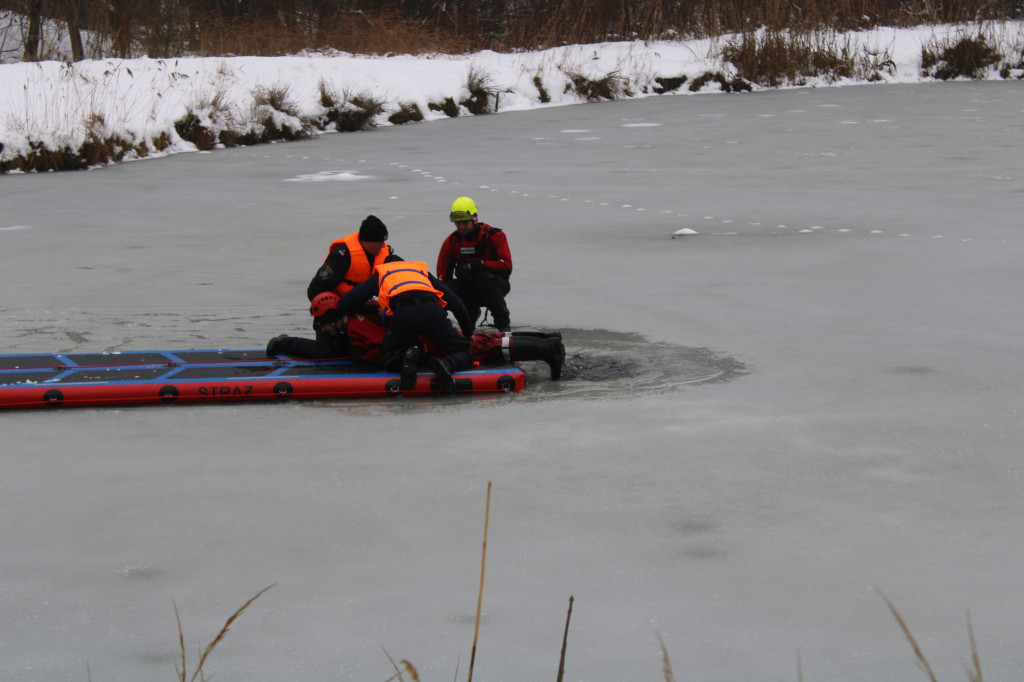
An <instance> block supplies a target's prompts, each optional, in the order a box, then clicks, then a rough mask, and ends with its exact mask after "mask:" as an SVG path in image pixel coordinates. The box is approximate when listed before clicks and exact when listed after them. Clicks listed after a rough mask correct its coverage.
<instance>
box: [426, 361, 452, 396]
mask: <svg viewBox="0 0 1024 682" xmlns="http://www.w3.org/2000/svg"><path fill="white" fill-rule="evenodd" d="M427 366H428V367H430V369H432V370H433V371H434V374H436V375H437V383H438V386H439V387H440V389H441V392H442V393H444V394H445V395H452V394H453V393H455V377H453V376H452V363H451V361H449V360H448V359H447V358H439V357H437V356H435V355H431V356H430V357H429V358H427Z"/></svg>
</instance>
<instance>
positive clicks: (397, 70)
mask: <svg viewBox="0 0 1024 682" xmlns="http://www.w3.org/2000/svg"><path fill="white" fill-rule="evenodd" d="M965 31H966V32H971V31H973V32H974V34H977V32H978V31H983V32H984V34H985V35H986V36H987V37H988V38H989V40H990V41H991V43H992V45H993V47H994V48H995V49H996V50H998V51H999V52H1000V53H1001V54H1003V55H1006V56H1007V57H1008V59H1010V62H1011V63H1013V60H1014V59H1017V57H1016V55H1017V54H1018V53H1020V52H1021V50H1022V47H1021V45H1022V44H1024V37H1022V36H1024V23H1022V22H1006V23H1003V24H996V25H986V26H985V27H977V26H974V27H970V26H966V27H965V26H955V25H944V26H929V27H919V28H913V29H893V28H879V29H873V30H868V31H862V32H856V33H848V34H842V35H841V40H842V41H843V43H844V44H849V45H851V46H854V48H855V49H856V50H857V51H858V52H859V53H862V54H870V55H881V57H887V58H888V60H887V61H888V62H889V65H888V66H887V68H886V69H884V70H881V71H879V72H878V73H877V74H875V75H876V76H877V79H878V80H880V82H885V83H917V82H923V81H930V80H935V79H934V78H931V77H929V76H925V75H922V64H921V56H922V47H923V46H925V45H928V44H929V43H934V42H935V41H943V40H947V41H948V40H950V39H954V38H955V37H956V36H958V35H961V36H962V35H966V34H965ZM728 40H729V36H723V37H722V38H720V39H717V40H689V41H678V42H675V41H672V42H668V41H662V42H617V43H603V44H596V45H573V46H567V47H559V48H553V49H549V50H543V51H538V52H528V53H516V54H499V53H495V52H490V51H485V52H478V53H475V54H470V55H459V56H449V55H430V56H409V55H400V56H388V57H366V56H360V55H351V54H344V53H337V54H322V53H315V54H304V55H299V56H291V57H223V58H220V57H217V58H180V59H149V58H138V59H125V60H116V59H104V60H92V61H82V62H76V63H65V62H59V61H49V62H35V63H18V64H6V65H0V162H8V163H9V162H10V161H11V160H12V159H17V158H19V157H21V158H24V157H26V156H30V155H33V154H38V153H39V152H41V151H48V152H58V151H62V150H63V151H69V150H72V151H74V150H80V149H81V148H82V147H83V145H86V144H87V143H90V142H92V143H95V141H98V140H99V141H109V140H113V141H114V144H115V145H121V146H122V147H123V148H124V149H125V150H127V151H126V152H124V154H123V160H130V159H133V158H139V157H140V156H148V157H158V156H165V155H168V154H173V153H179V152H189V151H197V149H199V148H200V147H197V145H196V144H195V143H194V142H193V141H190V140H188V139H185V138H183V136H182V135H181V134H179V132H180V130H181V128H180V125H181V123H182V121H184V120H186V119H187V118H188V117H191V118H192V120H193V121H194V122H195V123H197V124H199V125H201V126H204V127H205V128H206V129H208V130H210V131H212V132H213V133H214V135H216V134H217V133H218V132H220V131H223V130H226V129H231V128H232V127H234V128H236V129H239V128H240V129H242V130H243V131H251V130H252V129H253V127H255V128H256V129H257V130H256V134H255V138H259V137H260V135H261V134H262V128H263V127H266V125H267V121H268V120H269V121H272V123H270V124H269V125H273V126H277V127H281V128H292V129H294V130H301V131H302V132H303V134H304V135H305V136H310V135H316V134H320V133H322V132H330V131H329V130H318V129H315V128H311V127H310V126H309V125H308V121H309V120H312V119H316V118H317V117H320V118H321V119H322V118H323V117H324V116H325V115H326V114H327V113H328V111H327V109H326V107H325V105H324V102H323V100H324V98H323V92H324V90H325V89H326V90H328V91H330V92H332V93H335V94H337V95H340V96H341V100H342V101H341V108H342V109H344V108H349V109H351V108H352V107H351V104H350V102H351V101H352V99H358V98H364V99H367V100H372V101H373V102H375V103H377V104H379V108H378V109H379V110H378V111H376V113H374V114H373V115H372V116H371V120H370V125H374V126H386V125H392V124H393V123H392V122H391V120H389V119H391V117H392V116H393V115H394V114H396V113H398V112H401V111H403V110H409V109H414V110H416V111H418V112H419V114H420V120H423V121H430V120H437V119H443V118H447V117H449V116H450V115H452V114H455V115H468V114H470V113H471V112H470V111H469V110H468V109H467V107H466V106H465V104H463V105H461V106H460V105H458V104H454V103H459V102H462V103H465V102H466V100H468V99H470V98H471V97H472V96H473V95H472V93H471V85H472V84H473V82H474V81H475V82H476V83H477V84H478V85H480V86H481V87H483V89H484V90H486V91H487V93H489V94H490V95H492V96H493V105H492V106H491V107H490V109H489V110H490V111H494V112H503V111H517V110H523V109H530V108H535V107H545V106H562V105H569V104H577V103H581V102H585V101H587V98H586V97H583V96H581V94H580V93H579V88H578V87H575V86H574V82H573V79H574V77H575V78H577V79H578V78H579V77H582V78H585V79H589V80H591V81H595V82H596V81H600V80H601V79H606V78H613V79H615V81H616V83H617V85H618V89H619V92H618V93H617V96H616V97H615V98H616V99H626V98H631V97H647V96H651V95H654V94H659V93H665V94H698V93H707V92H721V91H722V87H721V85H720V83H717V82H716V81H714V80H710V81H708V82H707V83H706V84H702V85H701V87H699V88H697V89H696V91H693V90H692V89H693V87H694V83H695V81H696V80H697V79H699V78H700V77H701V76H704V75H706V74H713V73H718V74H724V75H725V77H727V78H729V77H733V76H735V72H736V69H735V67H734V66H733V65H732V64H730V63H728V62H725V61H723V60H722V58H721V54H722V50H721V48H722V46H723V45H724V44H725V43H726V42H727V41H728ZM1019 71H1021V69H1020V68H1016V69H1013V72H1012V73H1011V76H1010V77H1011V78H1020V77H1021V73H1018V72H1019ZM682 77H685V79H684V80H683V81H682V82H685V83H686V84H687V85H686V86H683V87H680V85H681V83H680V84H679V85H675V86H674V87H675V89H671V88H666V87H665V86H664V85H662V83H664V82H665V80H666V79H675V81H677V82H678V81H680V79H681V78H682ZM984 77H985V78H986V79H1000V75H999V73H998V69H997V68H996V67H993V68H991V69H989V70H988V72H987V73H986V74H985V76H984ZM659 79H662V80H661V81H659ZM865 82H868V81H867V80H866V79H863V80H853V79H845V78H844V79H827V78H816V79H806V81H804V82H802V83H801V84H800V86H799V87H818V86H842V85H853V84H860V83H865ZM785 87H798V86H785ZM753 88H754V89H755V90H761V89H767V88H760V87H758V86H756V85H754V86H753ZM261 90H263V91H267V90H270V91H274V92H276V93H277V94H278V95H279V96H280V97H281V98H283V99H285V100H286V104H287V106H286V107H284V108H283V109H279V110H275V111H270V112H269V113H268V110H267V109H266V106H265V105H263V106H262V107H261V105H260V104H259V102H258V96H257V93H259V92H260V91H261ZM592 99H593V98H592ZM445 103H447V105H448V106H447V113H446V112H445V111H444V109H445V108H446V107H445ZM456 107H457V108H456ZM261 108H262V109H263V110H262V111H261ZM395 120H397V119H395ZM239 134H241V133H239ZM255 138H254V139H255ZM264 141H265V140H264ZM220 146H223V145H222V144H219V143H217V142H216V141H213V142H212V143H211V145H210V148H216V147H220ZM119 158H121V157H119Z"/></svg>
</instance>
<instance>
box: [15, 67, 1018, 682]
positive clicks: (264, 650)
mask: <svg viewBox="0 0 1024 682" xmlns="http://www.w3.org/2000/svg"><path fill="white" fill-rule="evenodd" d="M1022 111H1024V87H1022V86H1021V84H1019V83H983V84H973V83H954V84H946V85H927V86H899V87H891V86H884V85H883V86H866V87H857V88H842V89H832V90H800V91H788V92H770V93H758V94H756V95H749V96H748V95H743V96H724V95H714V96H695V97H665V98H659V99H650V100H641V101H632V102H617V103H608V104H600V105H588V106H585V107H571V108H555V109H547V110H540V111H533V112H521V113H508V114H501V115H498V116H489V117H479V118H474V119H458V120H452V121H443V122H435V123H430V124H426V125H420V126H407V127H404V128H396V129H387V130H377V131H373V132H369V133H365V134H356V135H335V136H331V137H326V138H322V139H320V140H317V141H313V142H309V143H294V144H287V145H272V146H269V147H262V148H252V149H238V150H230V151H226V152H217V153H213V154H203V155H181V156H177V157H173V158H168V159H163V160H158V161H151V162H142V163H133V164H126V165H123V166H118V167H112V168H106V169H103V170H99V171H90V172H87V173H67V174H47V175H34V176H7V177H4V178H3V179H2V181H0V182H2V194H0V278H2V279H0V283H2V287H0V309H2V311H3V315H2V317H0V332H2V334H3V338H4V339H5V340H6V343H7V345H8V347H9V348H10V349H11V350H12V351H18V352H23V351H30V350H38V351H40V352H51V351H79V352H80V351H85V350H89V351H101V350H129V349H135V350H143V349H147V348H211V347H236V348H237V347H241V348H258V347H262V346H263V344H264V343H265V342H266V340H267V339H269V338H270V337H271V336H274V335H276V334H278V333H282V332H288V333H296V334H302V333H307V332H308V326H309V321H308V316H307V315H306V313H305V296H304V292H305V287H306V284H307V282H308V280H309V278H310V277H311V276H312V274H313V271H314V270H315V269H316V266H317V265H318V264H319V262H320V260H321V259H322V257H323V253H322V251H323V249H324V248H325V247H326V245H327V244H328V243H329V242H330V241H331V239H333V238H335V237H337V236H339V235H341V234H345V233H346V232H348V231H349V230H352V229H355V227H356V226H357V225H358V222H359V220H361V219H362V217H363V216H365V215H366V214H368V213H375V214H378V215H380V216H381V217H382V218H384V220H385V222H386V223H387V224H388V226H389V228H390V230H391V234H392V242H393V244H394V245H395V246H396V248H397V250H398V252H399V253H400V254H402V255H403V256H405V257H406V258H415V259H423V260H426V261H427V262H432V261H433V260H434V259H435V257H436V253H437V248H438V246H439V244H440V240H441V238H442V237H443V236H444V234H446V232H447V231H448V229H449V225H448V224H447V223H445V222H444V216H445V215H446V214H447V209H448V205H449V204H450V202H451V200H452V199H453V198H454V197H455V196H458V195H459V194H469V195H471V196H473V197H474V198H475V199H476V201H477V204H478V205H479V206H480V207H481V217H482V218H483V219H484V220H487V221H488V222H491V223H493V224H495V225H497V226H499V227H502V228H504V229H505V230H506V231H507V233H508V234H509V240H510V244H511V247H512V251H513V256H514V260H515V273H514V275H513V290H512V294H511V297H510V305H511V308H512V313H513V325H514V326H515V327H519V328H523V329H527V328H528V329H546V330H551V329H560V330H563V331H564V333H565V336H566V342H567V348H568V351H569V366H568V368H567V370H566V380H565V381H563V382H557V383H556V382H551V381H550V380H548V379H547V376H546V373H547V368H546V366H544V365H543V364H542V363H529V364H528V365H527V367H526V370H527V376H528V382H529V386H528V388H527V390H526V391H525V392H523V393H519V394H509V395H494V396H458V397H456V398H454V399H451V400H412V399H403V398H398V399H394V400H380V401H351V402H346V401H337V402H309V403H287V402H285V403H273V404H261V405H219V406H207V407H197V406H176V407H162V406H161V407H154V408H142V409H103V410H77V411H34V412H21V413H17V414H12V413H6V414H0V421H2V424H0V428H2V433H3V436H2V442H3V448H2V451H0V473H2V475H0V539H2V541H3V546H4V551H3V552H2V553H0V610H2V613H3V614H4V616H3V618H2V619H0V679H12V680H53V679H86V677H87V673H86V665H88V670H89V675H88V676H89V677H91V679H95V680H105V681H110V680H125V681H128V680H131V681H135V680H139V679H165V678H167V677H169V676H170V675H173V669H174V663H175V661H176V660H177V655H178V652H177V625H176V622H175V618H174V605H176V606H177V608H178V610H179V612H180V614H181V620H182V627H183V630H184V634H185V640H186V645H187V647H188V653H189V655H190V656H189V660H190V662H194V659H195V655H194V654H193V652H195V650H196V647H197V646H198V645H199V644H205V643H206V642H208V641H209V640H210V639H211V638H212V637H213V636H215V635H216V633H217V631H218V630H219V628H220V627H221V625H223V623H224V620H225V619H226V618H227V617H228V616H229V615H230V614H231V613H232V612H234V610H235V609H237V608H238V607H239V606H241V604H243V603H244V602H245V600H246V599H248V598H249V597H251V596H252V595H253V594H255V593H256V592H257V591H258V590H260V589H261V588H263V587H265V586H267V585H270V584H272V583H273V584H275V585H276V586H275V587H274V588H273V589H272V590H270V591H269V592H268V593H266V594H265V595H264V596H263V597H261V598H260V599H259V600H258V601H257V602H256V603H255V604H254V605H253V606H252V607H250V609H249V610H248V611H247V612H246V613H245V614H244V615H243V616H242V617H241V618H240V619H239V620H238V621H236V622H235V623H234V624H233V625H232V628H231V632H230V633H229V634H228V636H227V638H226V640H225V641H224V642H223V643H222V644H221V645H220V646H219V647H218V649H217V650H216V651H215V652H214V654H213V656H212V658H211V661H210V667H209V668H208V670H207V672H208V673H210V674H213V675H215V676H217V677H218V678H219V679H246V680H302V681H304V682H305V681H310V680H339V679H343V680H364V679H370V680H376V679H387V677H388V676H390V675H391V674H393V670H392V669H391V666H390V663H388V661H387V658H386V656H385V655H384V653H383V652H382V651H381V647H384V648H385V649H386V650H387V651H388V653H390V654H391V655H392V656H394V657H395V658H396V659H400V658H406V659H408V660H410V661H412V662H413V663H414V664H415V665H416V666H417V668H418V670H419V672H420V678H421V679H424V680H438V679H451V678H452V677H453V676H454V674H455V670H456V668H459V670H460V675H461V674H464V671H465V670H466V665H467V662H468V656H469V647H470V644H471V642H472V635H473V611H474V608H475V605H476V590H477V586H478V581H479V572H480V550H481V540H482V525H483V511H484V509H483V505H484V499H485V494H486V485H487V482H488V481H493V483H494V492H493V503H492V510H491V528H490V535H489V541H488V555H487V557H488V564H487V579H486V585H485V593H484V611H485V615H484V618H483V622H482V626H481V632H480V644H479V648H478V652H477V660H476V664H475V678H478V679H482V680H483V679H487V680H498V679H503V680H505V679H508V680H536V679H553V677H554V676H555V671H556V670H557V664H558V651H559V648H560V644H561V636H562V630H563V627H564V623H565V610H566V608H567V606H568V598H569V596H570V595H572V596H574V597H575V605H574V610H573V620H572V626H571V630H570V634H569V646H568V653H567V665H566V679H579V680H584V679H585V680H609V681H611V680H625V679H629V680H634V679H635V680H659V679H663V678H664V675H663V674H662V672H661V667H662V661H661V651H660V649H659V645H658V637H659V636H660V637H661V638H662V639H663V640H664V641H665V645H666V647H667V649H668V651H669V654H670V656H671V660H672V663H673V666H674V668H675V670H676V676H677V679H679V678H683V677H685V678H690V679H702V680H748V679H759V680H760V679H796V678H797V675H798V672H797V671H798V670H802V676H803V679H807V680H823V679H828V680H906V679H912V678H914V677H916V676H919V675H920V674H921V673H920V671H918V670H916V669H915V666H914V660H913V656H912V653H911V651H910V649H909V645H908V644H907V642H906V641H905V638H904V637H903V634H902V633H901V632H900V630H899V628H898V626H897V625H896V623H895V622H894V620H893V618H892V616H891V615H890V614H889V613H888V611H887V609H886V608H885V605H884V603H883V602H882V600H881V598H880V597H879V595H878V593H877V591H876V590H882V591H883V592H884V593H885V594H886V595H888V596H889V597H890V598H891V599H892V600H893V601H894V602H895V604H896V605H897V607H899V608H900V610H901V613H902V615H903V616H904V618H905V619H906V620H907V623H908V625H909V626H910V628H911V629H912V631H913V632H914V634H915V636H916V637H917V639H918V641H919V643H920V644H921V646H922V648H923V650H924V651H925V653H926V654H927V655H928V657H929V660H930V661H931V663H932V665H933V667H934V668H935V670H936V673H937V675H938V677H939V678H940V679H961V678H962V676H963V674H964V672H963V666H962V661H963V660H966V659H967V658H968V656H969V642H968V636H967V626H966V613H967V611H968V610H970V613H971V620H972V623H973V627H974V632H975V636H976V639H977V641H978V648H979V654H980V656H981V658H982V665H983V669H984V671H985V676H986V678H988V677H992V678H993V679H1017V678H1020V677H1021V672H1022V665H1024V664H1022V659H1021V656H1020V652H1019V649H1020V647H1019V642H1020V635H1021V632H1020V628H1021V626H1020V614H1021V613H1024V596H1022V595H1024V589H1022V588H1024V585H1022V584H1021V581H1022V576H1024V570H1022V569H1024V565H1022V559H1021V557H1022V553H1021V547H1022V546H1024V526H1022V525H1021V523H1020V518H1021V511H1022V509H1021V501H1022V499H1024V496H1022V494H1021V493H1022V491H1021V480H1022V477H1024V474H1022V468H1021V464H1020V443H1021V442H1022V440H1024V433H1022V431H1024V426H1022V424H1021V412H1020V411H1021V409H1022V405H1021V400H1020V395H1021V393H1020V386H1021V381H1022V379H1024V377H1022V373H1024V372H1022V364H1021V362H1020V347H1021V346H1020V344H1021V341H1020V340H1021V338H1024V308H1022V306H1020V303H1019V292H1020V291H1021V289H1022V285H1024V271H1022V269H1021V268H1020V262H1021V255H1022V251H1024V239H1022V236H1021V230H1020V215H1021V214H1022V209H1024V194H1022V192H1021V172H1020V159H1019V151H1020V144H1019V143H1020V141H1021V136H1022V132H1024V130H1022V127H1021V120H1022V118H1021V113H1022ZM681 230H686V231H687V232H685V233H683V234H681V235H677V233H678V232H679V231H681ZM673 236H676V238H675V239H673V238H672V237H673ZM172 600H173V601H172ZM798 661H799V664H798ZM798 666H799V667H798Z"/></svg>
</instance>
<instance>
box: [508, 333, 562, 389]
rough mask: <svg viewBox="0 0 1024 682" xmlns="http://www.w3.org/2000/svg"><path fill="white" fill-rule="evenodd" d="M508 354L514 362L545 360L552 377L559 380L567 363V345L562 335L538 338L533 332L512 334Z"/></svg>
mask: <svg viewBox="0 0 1024 682" xmlns="http://www.w3.org/2000/svg"><path fill="white" fill-rule="evenodd" d="M508 355H509V358H511V359H512V360H513V361H514V362H519V361H520V360H543V361H544V362H546V363H548V367H550V368H551V378H552V379H554V380H556V381H557V380H558V379H559V378H561V376H562V366H563V365H565V345H564V344H563V343H562V337H561V335H558V336H555V335H553V334H552V335H549V336H545V337H543V338H538V337H537V336H534V335H533V334H526V335H524V334H519V333H513V334H512V342H511V343H510V344H509V348H508Z"/></svg>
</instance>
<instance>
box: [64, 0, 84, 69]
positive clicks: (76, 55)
mask: <svg viewBox="0 0 1024 682" xmlns="http://www.w3.org/2000/svg"><path fill="white" fill-rule="evenodd" d="M61 10H62V11H63V13H64V21H66V22H67V25H68V40H69V41H70V42H71V61H73V62H80V61H82V60H83V59H85V50H84V49H83V47H82V27H81V24H80V23H79V16H78V3H77V2H76V0H63V2H61Z"/></svg>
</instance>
